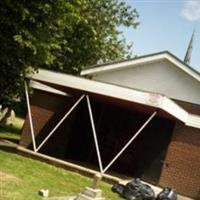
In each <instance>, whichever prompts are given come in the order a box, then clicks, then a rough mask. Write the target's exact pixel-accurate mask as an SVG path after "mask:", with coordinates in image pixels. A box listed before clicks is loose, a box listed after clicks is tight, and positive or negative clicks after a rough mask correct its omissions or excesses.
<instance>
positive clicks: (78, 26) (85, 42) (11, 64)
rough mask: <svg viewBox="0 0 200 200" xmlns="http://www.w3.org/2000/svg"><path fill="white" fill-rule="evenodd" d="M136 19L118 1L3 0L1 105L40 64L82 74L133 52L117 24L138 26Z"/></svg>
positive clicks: (12, 97)
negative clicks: (89, 67)
mask: <svg viewBox="0 0 200 200" xmlns="http://www.w3.org/2000/svg"><path fill="white" fill-rule="evenodd" d="M137 17H138V14H137V11H136V10H135V9H131V8H130V7H129V6H127V5H126V4H125V3H124V2H122V1H118V0H101V1H99V0H32V1H28V0H19V1H13V0H1V1H0V103H3V104H4V103H6V104H9V106H10V105H12V102H13V100H16V99H18V98H19V97H20V96H21V95H22V93H23V90H24V85H23V81H24V77H25V74H26V73H29V72H30V71H33V70H37V69H38V68H39V67H43V68H49V69H53V70H57V71H63V72H70V73H78V72H79V71H80V70H81V68H82V67H84V66H87V65H93V64H96V63H97V62H98V61H99V60H101V61H103V62H105V61H111V60H119V59H123V58H125V57H127V56H130V52H129V48H130V46H129V45H127V44H126V41H125V40H124V39H123V38H122V37H119V36H120V35H121V33H120V32H119V31H118V27H119V26H121V25H123V26H127V27H129V26H130V27H134V28H135V27H136V26H137V25H138V23H137V21H136V19H137ZM121 38H122V39H121Z"/></svg>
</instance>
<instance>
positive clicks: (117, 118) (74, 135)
mask: <svg viewBox="0 0 200 200" xmlns="http://www.w3.org/2000/svg"><path fill="white" fill-rule="evenodd" d="M92 110H93V115H94V121H95V126H96V132H97V137H98V141H99V148H100V153H101V157H102V163H103V166H104V167H105V166H106V165H107V164H108V163H109V162H110V161H111V160H112V159H113V157H114V156H115V155H116V154H117V153H118V152H119V151H120V150H121V148H122V147H123V146H124V145H125V144H126V143H127V142H128V141H129V139H130V138H131V137H132V136H133V135H134V133H136V131H137V130H138V129H139V128H140V127H141V126H142V125H143V123H144V122H145V121H146V119H147V118H148V117H149V114H147V113H144V112H143V113H142V112H138V111H136V110H134V109H131V110H130V109H127V108H123V107H121V106H117V105H113V104H109V103H102V102H97V101H92ZM173 128H174V121H172V120H169V119H166V118H161V117H155V118H154V119H153V120H152V121H151V122H150V123H149V124H148V125H147V127H145V129H144V130H143V131H142V133H141V134H140V135H139V136H138V138H137V139H136V140H135V141H134V142H133V143H132V144H131V145H130V146H129V147H128V149H127V150H126V151H125V152H124V153H123V154H122V155H121V156H120V157H119V159H118V160H117V161H116V162H115V163H114V164H113V165H112V166H111V168H110V172H112V173H119V174H124V175H127V176H131V177H140V178H142V179H143V180H146V181H149V182H151V183H154V184H157V183H158V181H159V177H160V173H161V169H162V166H163V163H164V159H165V154H166V151H167V147H168V144H169V142H170V138H171V135H172V131H173ZM68 135H69V136H68V144H67V146H66V152H65V156H64V157H65V159H66V160H70V161H72V162H75V163H79V164H82V165H85V166H90V167H94V168H95V167H96V169H97V168H98V161H97V155H96V150H95V146H94V140H93V136H92V130H91V124H90V119H89V114H88V108H87V105H86V101H85V100H84V101H82V102H81V103H80V105H79V106H78V108H77V110H76V117H74V121H73V124H72V126H71V130H70V133H69V134H68Z"/></svg>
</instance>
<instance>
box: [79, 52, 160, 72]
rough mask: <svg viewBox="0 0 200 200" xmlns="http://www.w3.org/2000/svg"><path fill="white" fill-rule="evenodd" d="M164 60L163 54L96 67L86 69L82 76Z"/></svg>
mask: <svg viewBox="0 0 200 200" xmlns="http://www.w3.org/2000/svg"><path fill="white" fill-rule="evenodd" d="M163 58H164V56H163V54H158V55H152V56H148V57H143V58H136V59H134V60H130V61H124V62H121V63H115V64H108V65H105V66H100V67H94V68H91V69H85V70H82V71H81V74H80V75H81V76H84V75H90V74H96V73H102V72H106V71H110V70H111V71H112V70H116V69H120V68H124V67H131V66H134V65H138V64H143V63H148V62H153V61H155V60H160V59H163Z"/></svg>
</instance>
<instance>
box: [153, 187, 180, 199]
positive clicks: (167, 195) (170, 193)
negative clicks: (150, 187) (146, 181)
mask: <svg viewBox="0 0 200 200" xmlns="http://www.w3.org/2000/svg"><path fill="white" fill-rule="evenodd" d="M156 200H177V193H176V191H175V189H172V188H168V187H166V188H164V189H163V190H162V191H161V192H160V193H159V194H158V196H157V198H156Z"/></svg>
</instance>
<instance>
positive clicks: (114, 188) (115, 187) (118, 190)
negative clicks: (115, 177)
mask: <svg viewBox="0 0 200 200" xmlns="http://www.w3.org/2000/svg"><path fill="white" fill-rule="evenodd" d="M124 187H125V186H124V185H122V184H115V185H113V186H112V188H111V189H112V191H113V192H116V193H118V194H120V195H122V194H123V190H124Z"/></svg>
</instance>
